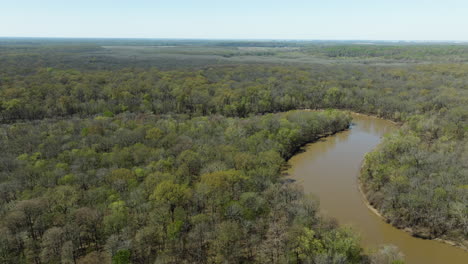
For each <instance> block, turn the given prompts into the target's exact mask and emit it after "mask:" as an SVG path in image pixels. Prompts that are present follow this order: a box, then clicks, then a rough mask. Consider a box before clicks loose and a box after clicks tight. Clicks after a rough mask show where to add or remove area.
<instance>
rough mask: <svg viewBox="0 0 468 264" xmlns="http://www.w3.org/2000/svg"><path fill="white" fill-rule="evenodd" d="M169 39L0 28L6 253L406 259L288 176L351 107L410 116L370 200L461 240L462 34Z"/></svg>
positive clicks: (209, 259)
mask: <svg viewBox="0 0 468 264" xmlns="http://www.w3.org/2000/svg"><path fill="white" fill-rule="evenodd" d="M166 42H167V43H166ZM166 42H154V43H153V42H152V43H149V42H144V41H138V40H135V41H133V42H128V41H124V40H112V41H104V40H102V41H97V40H86V41H84V40H82V42H81V43H70V42H69V41H66V40H55V41H47V40H40V41H39V40H27V39H26V40H25V39H23V40H3V41H0V56H1V60H0V123H1V126H0V153H2V155H1V156H0V262H1V263H109V262H114V263H223V262H225V261H228V262H231V263H400V262H398V261H400V259H398V260H395V259H392V258H390V257H388V256H381V255H385V254H387V253H385V252H394V250H393V249H392V247H384V248H383V249H382V250H381V251H379V252H377V253H376V254H375V255H373V256H369V254H367V253H366V252H364V251H363V249H362V248H361V247H360V245H359V239H358V237H357V236H356V235H355V234H354V233H353V232H352V231H351V230H349V229H347V228H343V227H339V226H338V225H337V224H336V223H335V222H334V221H332V220H330V219H324V218H322V217H321V216H320V215H319V214H318V213H317V212H318V201H317V200H316V199H314V198H312V197H309V196H308V195H305V194H304V193H303V192H302V190H301V189H300V187H299V186H298V185H296V184H295V183H291V182H290V181H289V180H287V179H285V178H284V176H283V175H282V174H281V169H282V166H283V165H284V162H285V160H287V159H288V158H289V157H290V156H291V155H293V154H294V153H295V152H296V151H297V150H298V148H299V147H300V146H302V145H303V144H305V143H307V142H311V141H314V140H317V139H318V138H319V137H322V136H326V135H328V134H331V133H336V132H338V131H341V130H343V129H347V128H348V126H349V125H350V123H351V119H350V116H349V115H348V114H347V112H346V111H347V110H352V111H355V112H359V113H365V114H372V115H376V116H380V117H384V118H387V119H391V120H394V121H397V122H399V123H401V124H402V126H401V129H399V131H398V132H396V133H394V134H392V135H388V136H387V137H385V138H384V140H383V143H382V144H381V145H380V146H379V147H378V148H377V149H376V150H375V151H373V152H372V153H370V154H368V155H367V156H366V160H365V165H364V167H363V170H362V175H361V181H362V184H363V187H364V191H365V193H366V195H367V197H368V199H369V201H370V202H371V203H372V205H373V206H375V207H376V208H377V209H378V210H379V211H380V212H382V214H383V215H384V216H385V217H386V218H387V219H389V221H390V222H391V223H392V224H394V225H396V226H398V227H402V228H411V229H412V230H414V233H415V234H416V235H418V236H422V237H426V238H444V239H449V240H453V241H456V242H457V243H459V244H465V245H466V243H467V242H466V241H467V240H468V209H467V206H466V205H467V204H468V192H467V190H468V189H467V186H468V167H467V166H468V164H467V163H466V160H468V143H467V139H466V136H467V131H468V121H467V118H468V108H467V107H466V105H467V104H468V90H467V86H466V84H467V83H468V74H467V72H468V66H467V64H466V63H465V62H466V58H467V54H468V52H467V48H466V46H464V45H442V44H440V45H422V44H421V45H403V44H402V45H390V44H388V43H386V44H381V43H375V44H374V45H357V44H352V43H301V42H297V43H290V42H284V43H281V42H269V43H250V42H249V43H243V42H240V43H238V42H197V41H194V42H190V41H181V42H175V43H173V42H171V41H166ZM149 44H151V45H152V46H151V45H149ZM148 46H149V47H148ZM167 46H174V47H167ZM327 109H328V110H327ZM329 109H337V110H329ZM392 250H393V251H392ZM379 254H380V255H379ZM394 255H398V254H394ZM382 259H387V260H389V259H392V261H390V260H389V261H387V262H383V261H381V260H382ZM394 260H395V261H396V262H394Z"/></svg>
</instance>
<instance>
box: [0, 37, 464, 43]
mask: <svg viewBox="0 0 468 264" xmlns="http://www.w3.org/2000/svg"><path fill="white" fill-rule="evenodd" d="M0 39H77V40H79V39H87V40H99V39H106V40H214V41H225V40H228V41H233V40H234V41H383V42H458V43H468V40H450V39H446V40H431V39H425V40H418V39H360V38H357V39H352V38H349V39H345V38H343V39H326V38H316V39H313V38H310V39H303V38H284V39H282V38H217V37H214V38H206V37H195V38H190V37H188V38H185V37H81V36H80V37H56V36H55V37H51V36H44V37H42V36H41V37H38V36H34V37H29V36H0Z"/></svg>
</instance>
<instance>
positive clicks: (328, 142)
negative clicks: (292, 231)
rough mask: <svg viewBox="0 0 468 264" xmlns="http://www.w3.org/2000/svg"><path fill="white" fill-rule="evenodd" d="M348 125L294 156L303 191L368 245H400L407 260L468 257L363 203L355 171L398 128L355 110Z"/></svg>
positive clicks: (415, 263)
mask: <svg viewBox="0 0 468 264" xmlns="http://www.w3.org/2000/svg"><path fill="white" fill-rule="evenodd" d="M353 118H354V120H353V122H354V125H353V126H352V127H351V129H350V130H348V131H344V132H341V133H338V134H335V135H333V136H330V137H327V138H326V139H322V140H320V141H318V142H315V143H312V144H309V145H307V146H306V147H305V149H304V150H305V151H304V152H302V153H300V154H297V155H296V156H294V157H292V158H291V159H290V161H289V164H290V168H289V170H288V171H287V173H288V174H290V175H291V177H293V178H294V179H296V180H297V181H298V183H299V184H302V185H303V188H304V191H305V192H307V193H313V194H314V195H316V196H318V197H319V199H320V206H321V212H322V213H323V214H324V215H327V216H331V217H334V218H336V219H337V220H338V221H339V222H340V223H341V224H345V225H351V226H352V227H353V228H354V229H355V230H356V231H358V232H360V233H361V236H362V242H363V244H364V246H369V247H375V246H376V245H378V244H382V243H385V244H394V245H397V246H398V247H399V248H400V249H401V250H402V251H403V252H404V254H405V255H406V260H407V263H409V264H430V263H434V264H441V263H454V264H456V263H463V264H466V263H468V253H467V252H464V251H463V250H461V249H458V248H455V247H452V246H449V245H446V244H443V243H439V242H436V241H430V240H422V239H417V238H414V237H412V236H410V235H409V234H407V233H405V232H403V231H401V230H398V229H396V228H394V227H392V226H391V225H389V224H386V223H385V222H383V221H382V220H381V219H380V218H379V217H377V216H376V215H375V214H373V213H372V212H371V211H370V210H369V209H368V208H367V207H366V205H365V203H364V201H363V198H362V196H361V194H360V192H359V190H358V185H357V177H358V175H359V169H360V166H361V161H362V160H363V157H364V154H365V153H367V152H369V151H371V150H372V149H373V148H374V147H375V146H376V145H377V144H378V143H379V142H380V140H381V137H382V136H383V135H384V134H386V133H389V132H391V131H393V130H395V129H396V127H395V126H394V125H393V124H392V123H391V122H389V121H385V120H382V119H378V118H374V117H368V116H362V115H353Z"/></svg>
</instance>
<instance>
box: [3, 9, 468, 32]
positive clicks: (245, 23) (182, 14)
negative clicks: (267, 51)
mask: <svg viewBox="0 0 468 264" xmlns="http://www.w3.org/2000/svg"><path fill="white" fill-rule="evenodd" d="M0 36H18V37H122V38H229V39H232V38H242V39H372V40H468V0H444V1H438V0H385V1H383V0H283V1H277V0H231V1H223V0H198V1H196V0H164V1H160V0H125V1H124V0H73V1H71V0H0Z"/></svg>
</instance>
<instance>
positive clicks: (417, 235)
mask: <svg viewBox="0 0 468 264" xmlns="http://www.w3.org/2000/svg"><path fill="white" fill-rule="evenodd" d="M354 114H358V115H364V116H369V115H366V114H361V113H354ZM377 118H379V117H377ZM381 119H383V118H381ZM384 120H386V121H389V122H392V123H394V124H396V125H398V123H396V122H394V121H392V120H387V119H384ZM399 125H402V124H399ZM395 132H396V131H395ZM395 132H393V133H395ZM381 144H382V142H380V143H379V144H378V145H377V146H376V147H375V148H374V149H373V150H371V151H369V152H368V153H371V152H374V151H376V150H377V148H378V147H379V146H380V145H381ZM368 153H367V154H368ZM367 154H366V155H367ZM365 167H366V159H365V158H364V159H363V160H362V162H361V167H360V173H359V176H358V178H357V183H358V184H357V186H358V190H359V193H360V194H361V197H362V200H363V203H364V204H365V205H366V207H367V208H368V209H369V210H370V211H371V212H372V213H374V214H375V215H377V216H378V217H379V218H380V219H381V220H382V221H384V222H385V223H387V224H389V225H391V226H392V227H394V228H396V229H399V230H401V231H403V232H406V233H408V234H409V235H411V236H413V237H415V238H418V239H424V240H433V241H437V242H440V243H444V244H448V245H451V246H454V247H456V248H459V249H462V250H464V251H467V252H468V247H467V245H468V241H466V240H465V241H455V240H450V239H444V238H440V237H435V238H431V237H424V236H421V233H420V232H418V231H415V229H414V228H410V227H405V226H397V225H394V224H392V222H391V220H390V219H389V218H387V217H386V216H385V215H384V214H383V213H382V212H380V211H379V210H378V209H377V208H376V207H375V206H374V205H372V204H371V203H370V201H369V200H368V198H367V194H366V191H365V183H364V182H363V181H362V179H361V176H362V172H363V170H364V168H365Z"/></svg>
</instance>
